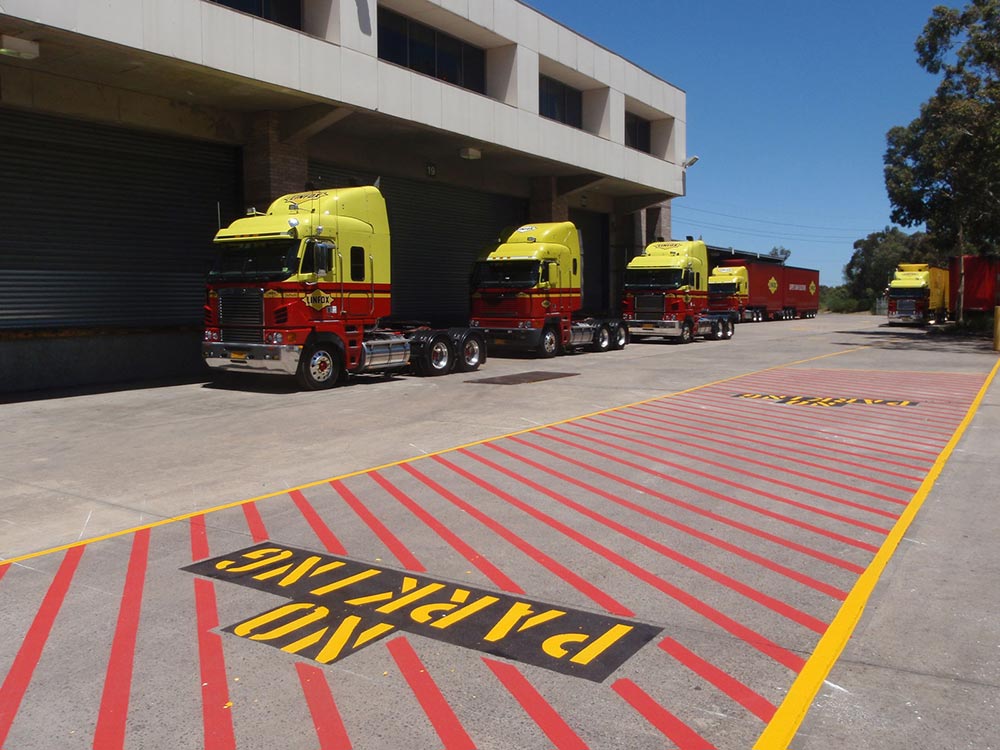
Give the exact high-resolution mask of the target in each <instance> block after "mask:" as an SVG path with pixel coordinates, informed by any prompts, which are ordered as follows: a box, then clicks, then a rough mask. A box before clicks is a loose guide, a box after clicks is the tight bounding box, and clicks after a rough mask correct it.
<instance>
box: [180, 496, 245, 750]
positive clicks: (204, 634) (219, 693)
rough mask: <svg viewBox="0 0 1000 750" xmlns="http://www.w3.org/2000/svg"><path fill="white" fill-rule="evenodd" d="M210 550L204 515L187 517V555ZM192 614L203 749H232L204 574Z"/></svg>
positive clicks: (210, 589) (215, 619)
mask: <svg viewBox="0 0 1000 750" xmlns="http://www.w3.org/2000/svg"><path fill="white" fill-rule="evenodd" d="M210 554H211V551H210V550H209V546H208V535H207V534H206V533H205V516H203V515H200V516H194V517H192V518H191V559H192V560H193V561H195V562H197V561H198V560H204V559H205V558H206V557H208V556H209V555H210ZM194 602H195V615H196V618H197V630H198V659H199V661H200V663H201V716H202V723H203V725H204V732H205V750H234V749H235V747H236V736H235V732H234V731H233V714H232V711H230V710H229V707H230V706H231V704H230V702H229V685H228V678H227V677H226V656H225V654H224V653H223V650H222V638H221V637H220V636H219V635H218V634H217V633H213V632H212V630H214V629H215V628H217V627H219V612H218V608H217V606H216V602H215V586H214V584H213V583H212V582H211V581H208V580H206V579H204V578H195V579H194Z"/></svg>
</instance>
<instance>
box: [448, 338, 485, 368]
mask: <svg viewBox="0 0 1000 750" xmlns="http://www.w3.org/2000/svg"><path fill="white" fill-rule="evenodd" d="M485 354H486V342H485V341H484V340H483V337H482V336H480V335H479V334H478V333H470V334H469V335H468V336H466V337H465V340H464V341H462V343H461V349H460V350H459V353H458V360H457V361H456V362H455V369H456V370H458V371H459V372H475V371H476V370H478V369H479V366H480V365H481V364H482V363H483V359H484V358H485Z"/></svg>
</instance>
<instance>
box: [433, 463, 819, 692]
mask: <svg viewBox="0 0 1000 750" xmlns="http://www.w3.org/2000/svg"><path fill="white" fill-rule="evenodd" d="M462 452H463V453H465V451H464V450H463V451H462ZM434 460H436V461H438V462H439V463H441V464H442V465H444V466H447V467H448V468H450V469H451V470H452V471H454V472H455V473H457V474H459V475H461V476H463V477H465V478H466V479H468V480H469V481H470V482H473V483H474V484H476V485H478V486H479V487H481V488H482V489H484V490H486V491H487V492H489V493H491V494H493V495H496V496H497V497H499V498H501V499H502V500H504V501H506V502H507V503H510V504H511V505H513V506H514V507H515V508H518V509H519V510H521V511H522V512H524V513H527V514H528V515H529V516H531V517H532V518H534V519H536V520H538V521H541V522H542V523H544V524H545V525H546V526H548V527H549V528H552V529H555V530H556V531H558V532H559V533H561V534H563V535H564V536H567V537H569V538H570V539H572V540H573V541H575V542H576V543H577V544H580V545H582V546H583V547H585V548H587V549H589V550H590V551H591V552H593V553H594V554H596V555H599V556H600V557H603V558H604V559H605V560H607V561H608V562H610V563H612V564H614V565H617V566H618V567H619V568H621V569H622V570H624V571H626V572H628V573H631V574H632V575H633V576H635V577H636V578H638V579H639V580H640V581H643V582H644V583H646V584H647V585H649V586H652V587H653V588H655V589H657V590H658V591H660V592H662V593H664V594H666V595H667V596H669V597H670V598H671V599H673V600H674V601H676V602H678V603H680V604H683V605H684V606H685V607H687V608H688V609H690V610H692V611H693V612H695V613H697V614H699V615H701V616H702V617H704V618H705V619H706V620H708V621H709V622H712V623H715V625H717V626H718V627H719V628H721V629H722V630H725V631H726V632H727V633H729V634H730V635H733V636H736V637H737V638H739V639H740V640H741V641H743V642H744V643H746V644H747V645H749V646H751V647H753V648H754V649H756V650H757V651H759V652H760V653H762V654H764V655H765V656H770V657H771V658H772V659H774V660H775V661H776V662H778V663H779V664H783V665H784V666H786V667H788V669H790V670H792V671H793V672H799V671H800V670H801V669H802V667H803V666H804V665H805V660H804V659H803V658H802V657H800V656H797V655H796V654H794V653H792V652H791V651H789V650H788V649H786V648H782V647H781V646H779V645H778V644H777V643H775V642H773V641H771V640H770V639H768V638H766V637H765V636H763V635H761V634H760V633H757V632H755V631H754V630H753V629H751V628H748V627H747V626H745V625H743V624H742V623H740V622H737V621H736V620H734V619H733V618H731V617H729V616H727V615H725V614H723V613H722V612H720V611H719V610H717V609H715V607H712V606H710V605H709V604H706V603H705V602H703V601H701V600H700V599H698V598H696V597H695V596H693V595H691V594H690V593H688V592H687V591H684V590H683V589H681V588H680V587H678V586H675V585H673V584H672V583H670V582H669V581H667V580H665V579H663V578H660V577H659V576H657V575H654V574H653V573H650V572H649V571H648V570H646V569H645V568H641V567H640V566H638V565H636V564H635V563H634V562H632V561H631V560H629V559H627V558H625V557H623V556H622V555H619V554H618V553H617V552H613V551H612V550H610V549H608V548H607V547H605V546H604V545H602V544H598V543H597V542H595V541H593V540H592V539H590V538H589V537H587V536H586V535H584V534H581V533H580V532H578V531H576V530H575V529H572V528H570V527H569V526H567V525H566V524H564V523H561V522H560V521H557V520H556V519H554V518H552V517H551V516H548V515H546V514H545V513H542V512H541V511H540V510H538V509H537V508H534V507H533V506H531V505H529V504H528V503H526V502H524V501H522V500H518V499H517V498H516V497H514V496H513V495H510V494H508V493H506V492H504V491H503V490H501V489H499V488H498V487H494V486H493V485H491V484H490V483H489V482H487V481H486V480H484V479H482V478H481V477H478V476H476V475H475V474H473V473H472V472H470V471H466V470H465V469H463V468H461V467H460V466H457V465H456V464H453V463H451V462H450V461H447V460H445V459H444V458H442V457H441V456H434Z"/></svg>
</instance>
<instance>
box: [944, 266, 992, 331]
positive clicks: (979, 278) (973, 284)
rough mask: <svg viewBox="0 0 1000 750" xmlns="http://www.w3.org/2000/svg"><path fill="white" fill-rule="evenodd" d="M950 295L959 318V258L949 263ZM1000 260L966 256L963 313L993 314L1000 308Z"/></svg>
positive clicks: (956, 316) (956, 315)
mask: <svg viewBox="0 0 1000 750" xmlns="http://www.w3.org/2000/svg"><path fill="white" fill-rule="evenodd" d="M949 264H950V265H949V271H950V273H949V274H948V278H949V285H950V289H949V293H950V299H951V302H952V304H953V305H955V318H958V305H959V301H958V285H959V282H960V278H961V274H960V272H959V258H957V257H955V258H951V259H950V261H949ZM998 281H1000V259H998V258H989V257H984V256H981V255H966V256H965V294H964V299H963V302H962V312H963V313H973V314H976V313H991V312H993V308H995V307H997V306H1000V283H998Z"/></svg>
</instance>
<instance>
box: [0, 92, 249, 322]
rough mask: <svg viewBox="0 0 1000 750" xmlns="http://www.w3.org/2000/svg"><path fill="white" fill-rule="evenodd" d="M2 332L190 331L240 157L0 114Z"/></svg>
mask: <svg viewBox="0 0 1000 750" xmlns="http://www.w3.org/2000/svg"><path fill="white" fill-rule="evenodd" d="M0 164H2V165H3V180H0V227H2V228H3V231H2V232H0V329H8V330H10V329H39V328H66V327H84V328H87V327H95V326H96V327H100V326H113V327H145V326H173V325H196V324H199V323H200V321H201V318H202V309H201V308H202V304H203V300H204V276H205V271H206V269H207V265H208V263H209V262H210V258H211V240H212V236H213V235H214V233H215V231H216V229H217V226H218V218H219V214H221V218H222V220H223V221H224V222H229V221H231V220H232V219H233V218H234V217H235V216H236V215H237V214H238V207H239V204H240V184H241V174H240V152H239V149H237V148H234V147H228V146H220V145H216V144H208V143H203V142H199V141H192V140H185V139H179V138H169V137H164V136H158V135H149V134H145V133H138V132H133V131H128V130H125V129H120V128H114V127H108V126H104V125H97V124H93V123H86V122H78V121H72V120H65V119H60V118H53V117H47V116H43V115H37V114H28V113H22V112H15V111H11V110H3V109H0Z"/></svg>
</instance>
